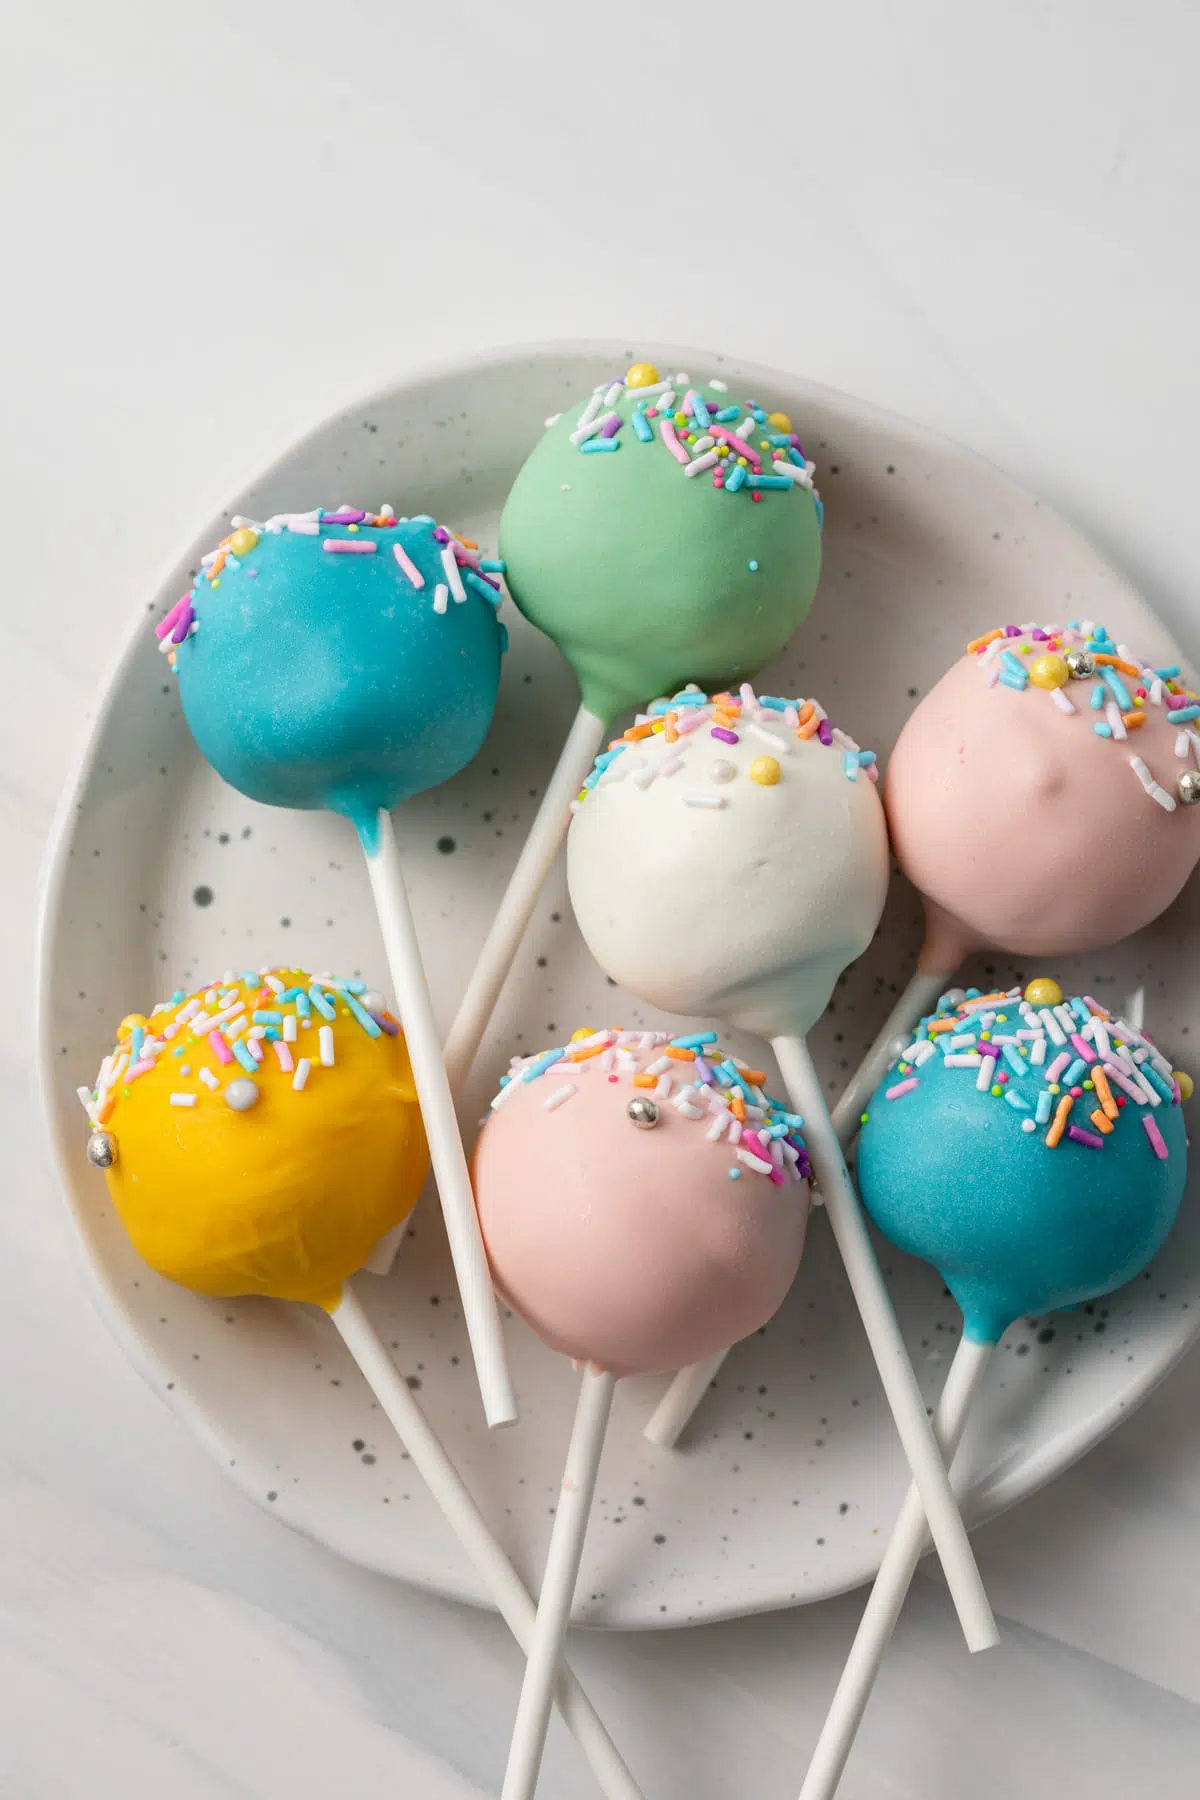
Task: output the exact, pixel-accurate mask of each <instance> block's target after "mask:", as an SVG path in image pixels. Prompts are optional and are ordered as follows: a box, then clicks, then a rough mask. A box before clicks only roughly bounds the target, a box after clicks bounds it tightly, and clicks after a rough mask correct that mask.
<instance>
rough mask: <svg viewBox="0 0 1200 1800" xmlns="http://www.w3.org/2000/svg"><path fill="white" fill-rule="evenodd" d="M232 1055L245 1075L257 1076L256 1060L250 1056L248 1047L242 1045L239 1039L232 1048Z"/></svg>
mask: <svg viewBox="0 0 1200 1800" xmlns="http://www.w3.org/2000/svg"><path fill="white" fill-rule="evenodd" d="M233 1054H234V1055H235V1056H236V1057H237V1059H238V1061H239V1062H240V1063H241V1065H242V1067H243V1069H245V1071H246V1073H247V1075H257V1074H258V1058H257V1057H255V1056H253V1055H252V1054H251V1052H250V1049H249V1046H248V1045H247V1044H244V1043H243V1042H242V1040H241V1038H239V1039H238V1041H237V1043H236V1044H235V1045H234V1046H233Z"/></svg>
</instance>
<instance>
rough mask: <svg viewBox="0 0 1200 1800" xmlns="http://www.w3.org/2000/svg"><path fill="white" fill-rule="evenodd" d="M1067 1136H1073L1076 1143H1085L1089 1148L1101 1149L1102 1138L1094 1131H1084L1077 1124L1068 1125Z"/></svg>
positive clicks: (1102, 1144) (1102, 1146) (1102, 1145)
mask: <svg viewBox="0 0 1200 1800" xmlns="http://www.w3.org/2000/svg"><path fill="white" fill-rule="evenodd" d="M1067 1136H1068V1137H1069V1138H1074V1139H1075V1142H1076V1143H1077V1144H1086V1145H1087V1147H1088V1149H1089V1150H1103V1148H1104V1139H1103V1138H1102V1137H1098V1136H1097V1135H1096V1133H1095V1132H1094V1131H1084V1130H1083V1128H1082V1127H1081V1126H1079V1125H1068V1126H1067Z"/></svg>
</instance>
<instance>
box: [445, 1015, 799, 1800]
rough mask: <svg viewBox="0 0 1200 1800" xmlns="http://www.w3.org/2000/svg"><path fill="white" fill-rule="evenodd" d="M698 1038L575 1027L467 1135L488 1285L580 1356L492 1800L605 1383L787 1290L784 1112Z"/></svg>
mask: <svg viewBox="0 0 1200 1800" xmlns="http://www.w3.org/2000/svg"><path fill="white" fill-rule="evenodd" d="M764 1080H765V1076H764V1074H763V1071H762V1070H758V1069H751V1068H749V1067H748V1066H747V1065H745V1064H743V1063H740V1062H738V1061H737V1059H736V1058H733V1057H730V1056H727V1055H726V1054H725V1053H724V1052H723V1051H722V1050H721V1048H720V1045H719V1044H718V1042H717V1034H716V1032H714V1031H701V1032H696V1033H691V1034H686V1035H683V1036H679V1037H674V1038H672V1037H668V1036H667V1034H666V1033H664V1032H656V1031H635V1032H633V1031H616V1030H604V1031H595V1032H592V1031H588V1030H583V1031H578V1032H576V1034H575V1036H574V1037H573V1038H572V1039H571V1041H570V1043H569V1044H566V1045H565V1046H563V1047H562V1048H559V1049H553V1050H547V1051H543V1052H542V1053H541V1054H540V1055H538V1056H533V1057H528V1058H518V1059H514V1061H513V1063H512V1066H511V1068H510V1070H509V1073H508V1075H507V1076H506V1077H505V1078H504V1082H503V1085H502V1086H501V1088H500V1091H499V1093H498V1094H497V1095H496V1098H495V1099H494V1100H493V1102H492V1109H491V1113H490V1116H489V1118H488V1119H487V1121H486V1123H485V1125H484V1127H483V1130H482V1132H481V1134H480V1137H479V1142H478V1145H477V1146H476V1150H475V1157H474V1176H475V1192H476V1198H477V1202H478V1206H479V1216H480V1220H481V1223H482V1226H483V1234H484V1239H485V1242H486V1244H487V1249H488V1255H489V1257H490V1259H491V1264H492V1271H493V1274H494V1276H495V1279H496V1283H497V1286H498V1287H499V1289H500V1291H501V1292H502V1293H503V1294H504V1296H505V1297H506V1299H508V1300H509V1301H510V1302H511V1304H512V1305H513V1307H514V1308H515V1309H516V1310H517V1311H518V1312H519V1313H520V1314H521V1315H522V1317H523V1318H524V1319H525V1320H526V1321H527V1322H528V1324H529V1325H531V1326H532V1328H533V1329H534V1331H536V1332H537V1334H538V1335H539V1337H541V1338H542V1339H543V1341H544V1342H545V1343H546V1344H548V1345H549V1346H550V1348H551V1349H554V1350H558V1351H560V1352H562V1353H563V1354H564V1355H567V1356H570V1357H572V1358H573V1359H575V1361H576V1362H578V1363H581V1364H583V1366H584V1373H583V1378H582V1385H581V1388H580V1396H579V1407H578V1411H577V1414H576V1420H575V1428H574V1432H573V1434H572V1439H571V1447H570V1450H569V1453H568V1456H567V1464H566V1470H565V1473H564V1476H563V1483H562V1493H561V1497H560V1501H559V1505H558V1508H557V1510H556V1513H555V1519H554V1528H553V1533H552V1536H551V1542H550V1550H549V1554H548V1556H547V1562H546V1573H545V1577H544V1580H543V1584H542V1592H541V1598H540V1600H539V1603H538V1624H537V1632H536V1634H535V1639H534V1647H533V1650H532V1652H531V1654H530V1657H529V1662H528V1664H527V1668H526V1676H525V1684H524V1687H523V1688H522V1693H521V1702H520V1706H519V1708H518V1712H517V1719H516V1724H515V1726H514V1731H513V1742H512V1749H511V1752H510V1756H509V1763H508V1770H507V1774H506V1776H505V1781H504V1789H503V1793H504V1800H528V1797H529V1796H530V1795H532V1793H533V1791H534V1788H535V1786H536V1784H537V1775H538V1768H539V1765H540V1762H541V1755H542V1748H543V1745H544V1743H545V1736H546V1725H547V1721H548V1717H549V1706H550V1697H551V1694H552V1692H553V1687H554V1681H555V1678H556V1673H557V1668H558V1662H559V1658H560V1656H561V1654H562V1646H563V1640H564V1637H565V1633H566V1628H567V1622H568V1619H569V1616H570V1610H571V1600H572V1596H573V1594H574V1590H575V1582H576V1577H577V1575H578V1571H579V1561H580V1556H581V1554H582V1550H583V1540H584V1534H585V1531H586V1528H587V1519H588V1513H589V1510H590V1507H591V1502H592V1494H593V1491H594V1488H595V1481H596V1472H597V1468H598V1465H599V1460H600V1453H601V1449H602V1446H603V1441H604V1434H605V1430H606V1427H607V1423H608V1416H609V1409H610V1407H611V1404H612V1396H613V1388H614V1384H615V1382H616V1380H617V1378H618V1377H619V1376H622V1375H628V1374H634V1373H638V1372H646V1371H651V1370H660V1369H666V1368H673V1367H676V1366H678V1364H679V1363H680V1361H681V1360H688V1359H691V1358H697V1357H702V1356H705V1355H708V1354H709V1353H710V1352H711V1351H712V1350H714V1349H715V1348H716V1347H717V1346H718V1345H721V1346H724V1345H725V1344H727V1343H728V1342H729V1341H730V1340H731V1339H733V1338H738V1337H744V1336H747V1335H748V1334H749V1333H751V1332H753V1331H756V1330H757V1329H758V1328H759V1327H760V1326H761V1325H763V1324H764V1323H765V1322H766V1320H767V1319H769V1318H770V1317H771V1315H772V1314H773V1313H774V1312H775V1310H776V1309H777V1307H778V1306H779V1304H780V1302H781V1301H782V1300H783V1298H784V1295H785V1294H786V1293H787V1291H788V1288H789V1287H790V1286H791V1283H792V1280H793V1278H794V1276H795V1273H796V1269H797V1266H798V1264H799V1261H800V1253H801V1250H802V1249H803V1245H804V1231H805V1223H806V1220H807V1216H808V1201H809V1188H808V1180H807V1177H808V1153H807V1150H806V1148H805V1145H804V1141H803V1139H802V1138H801V1136H800V1135H799V1123H800V1122H799V1120H798V1119H797V1118H796V1117H795V1115H794V1114H792V1113H791V1112H789V1111H788V1110H787V1109H786V1108H785V1107H783V1106H781V1105H780V1103H779V1102H778V1101H776V1100H772V1099H771V1098H770V1097H769V1096H768V1095H767V1094H766V1093H765V1092H764V1090H763V1086H762V1083H763V1081H764Z"/></svg>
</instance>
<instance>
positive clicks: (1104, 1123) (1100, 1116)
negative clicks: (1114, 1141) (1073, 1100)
mask: <svg viewBox="0 0 1200 1800" xmlns="http://www.w3.org/2000/svg"><path fill="white" fill-rule="evenodd" d="M1089 1117H1090V1118H1091V1121H1092V1124H1093V1125H1094V1126H1095V1127H1096V1130H1097V1131H1102V1132H1103V1133H1104V1135H1105V1137H1107V1136H1108V1134H1109V1132H1110V1131H1111V1130H1112V1128H1113V1122H1112V1120H1111V1119H1110V1118H1109V1117H1108V1115H1107V1114H1106V1113H1104V1112H1102V1111H1101V1109H1100V1108H1099V1107H1097V1108H1096V1110H1095V1112H1094V1113H1091V1114H1090V1115H1089Z"/></svg>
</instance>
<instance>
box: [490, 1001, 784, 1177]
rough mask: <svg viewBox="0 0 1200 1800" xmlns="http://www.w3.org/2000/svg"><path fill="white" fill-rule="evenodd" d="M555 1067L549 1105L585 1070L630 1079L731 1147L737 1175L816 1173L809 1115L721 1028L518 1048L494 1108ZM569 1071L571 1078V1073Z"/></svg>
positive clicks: (596, 1034) (640, 1091) (587, 1037)
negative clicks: (807, 1133) (777, 1095)
mask: <svg viewBox="0 0 1200 1800" xmlns="http://www.w3.org/2000/svg"><path fill="white" fill-rule="evenodd" d="M551 1071H553V1074H554V1076H555V1080H554V1082H553V1083H552V1084H551V1092H550V1093H549V1094H548V1095H547V1097H546V1099H545V1101H544V1102H543V1106H544V1110H545V1111H546V1112H557V1111H558V1109H559V1108H560V1107H562V1106H566V1105H567V1104H568V1103H569V1102H570V1101H571V1100H572V1099H573V1098H574V1096H575V1094H577V1093H578V1091H579V1088H578V1082H579V1080H580V1079H581V1078H585V1077H589V1076H590V1078H591V1079H592V1080H593V1081H599V1080H600V1079H601V1078H602V1077H603V1078H604V1079H605V1080H607V1081H610V1082H613V1083H616V1082H618V1081H620V1080H622V1079H627V1080H628V1081H629V1084H630V1086H631V1088H632V1089H633V1090H634V1093H635V1095H642V1096H644V1097H645V1098H647V1099H650V1100H653V1101H654V1102H655V1103H656V1105H659V1106H665V1105H669V1106H671V1107H672V1108H673V1109H674V1110H675V1112H677V1113H678V1114H679V1115H680V1117H681V1118H684V1119H688V1120H691V1121H692V1122H693V1123H695V1124H697V1125H701V1124H702V1125H703V1126H704V1135H705V1137H706V1138H707V1139H708V1141H709V1142H710V1143H712V1144H724V1145H726V1146H727V1147H728V1148H729V1149H731V1150H732V1151H733V1152H734V1161H733V1162H732V1163H731V1164H730V1167H729V1175H730V1179H731V1180H734V1181H736V1180H738V1179H740V1177H741V1175H742V1172H743V1170H744V1169H750V1170H751V1171H752V1172H753V1173H754V1174H757V1175H765V1176H767V1177H768V1179H769V1180H770V1181H771V1182H772V1183H773V1185H774V1186H776V1187H782V1186H783V1185H784V1184H785V1183H786V1182H787V1181H811V1179H812V1165H811V1163H810V1161H809V1155H808V1150H807V1148H806V1146H805V1142H804V1138H803V1137H802V1135H801V1131H802V1128H803V1125H804V1120H803V1119H802V1118H801V1117H800V1116H799V1115H798V1114H797V1113H794V1112H791V1111H789V1110H788V1108H787V1107H785V1106H784V1104H783V1103H782V1101H780V1100H773V1099H772V1098H771V1096H770V1095H769V1094H768V1093H766V1092H765V1090H764V1088H763V1085H762V1084H763V1082H764V1081H765V1080H766V1076H765V1074H764V1073H763V1071H762V1070H761V1069H752V1068H750V1067H749V1065H748V1064H746V1063H743V1062H739V1061H738V1060H737V1058H736V1057H733V1056H728V1055H726V1053H725V1052H724V1051H723V1050H722V1049H721V1047H720V1044H719V1042H718V1039H717V1034H716V1032H715V1031H697V1032H691V1033H688V1034H686V1035H684V1036H680V1037H671V1036H670V1035H669V1034H668V1033H667V1032H665V1031H616V1030H604V1031H588V1030H586V1029H584V1030H581V1031H577V1032H576V1033H575V1035H574V1037H573V1038H572V1039H571V1041H570V1043H569V1044H563V1045H561V1046H560V1047H559V1048H557V1049H553V1050H542V1051H539V1052H538V1054H537V1055H536V1056H514V1057H513V1059H512V1062H511V1063H510V1065H509V1070H508V1073H507V1075H503V1076H501V1078H500V1091H499V1092H498V1093H497V1095H496V1096H495V1098H494V1099H493V1101H492V1110H493V1111H494V1110H495V1109H496V1108H498V1107H501V1106H503V1105H504V1104H505V1102H506V1100H509V1099H511V1098H512V1095H513V1094H514V1093H515V1092H516V1091H517V1089H518V1088H520V1087H524V1086H526V1085H528V1084H529V1083H530V1082H533V1081H538V1080H540V1079H541V1078H542V1077H543V1076H545V1075H549V1074H550V1073H551ZM568 1073H569V1075H570V1077H571V1079H570V1080H569V1081H564V1080H563V1077H564V1076H565V1075H567V1074H568Z"/></svg>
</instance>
